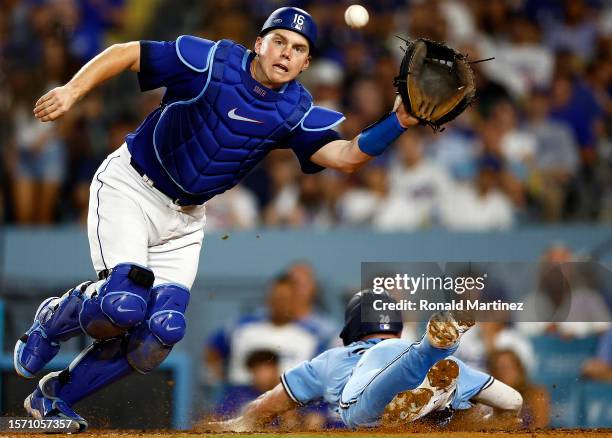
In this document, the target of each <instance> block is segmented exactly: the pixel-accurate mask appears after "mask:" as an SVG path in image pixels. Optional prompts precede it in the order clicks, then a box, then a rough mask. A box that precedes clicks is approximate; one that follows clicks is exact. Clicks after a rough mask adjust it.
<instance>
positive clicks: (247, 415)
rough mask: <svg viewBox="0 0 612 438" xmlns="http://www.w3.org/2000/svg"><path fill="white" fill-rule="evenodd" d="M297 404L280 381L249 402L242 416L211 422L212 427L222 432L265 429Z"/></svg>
mask: <svg viewBox="0 0 612 438" xmlns="http://www.w3.org/2000/svg"><path fill="white" fill-rule="evenodd" d="M296 407H297V404H296V403H295V402H294V401H293V400H291V398H290V397H289V395H287V392H286V391H285V389H284V388H283V386H282V385H281V384H280V383H279V384H278V385H276V386H275V387H274V389H271V390H270V391H268V392H266V393H265V394H262V395H261V396H259V397H258V398H257V399H256V400H253V401H252V402H251V403H249V404H248V405H247V406H246V408H245V409H244V411H243V413H242V416H240V417H238V418H232V419H231V420H227V421H221V422H215V423H209V426H210V427H211V429H213V430H215V431H220V432H253V431H257V430H262V429H265V426H266V425H267V424H269V423H270V421H271V420H272V419H273V418H274V417H276V416H277V415H280V414H282V413H285V412H287V411H289V410H291V409H295V408H296Z"/></svg>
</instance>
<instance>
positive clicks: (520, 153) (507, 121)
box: [490, 100, 536, 181]
mask: <svg viewBox="0 0 612 438" xmlns="http://www.w3.org/2000/svg"><path fill="white" fill-rule="evenodd" d="M517 117H518V116H517V114H516V109H515V108H514V106H513V105H512V103H511V102H510V101H507V100H502V101H500V102H498V103H497V104H495V106H494V107H493V111H492V115H491V121H490V123H491V124H492V125H495V126H496V127H497V129H498V130H499V134H500V136H501V137H500V143H499V147H500V151H501V154H502V157H503V159H504V161H505V162H506V163H507V164H508V166H509V167H510V171H511V172H512V174H513V175H515V176H516V177H517V178H518V179H519V180H521V181H524V180H526V179H527V176H528V175H529V172H530V169H531V168H532V167H533V162H534V160H535V154H536V139H535V137H534V136H533V135H532V134H531V133H530V132H529V131H526V130H525V129H523V128H522V127H520V126H519V121H518V120H517Z"/></svg>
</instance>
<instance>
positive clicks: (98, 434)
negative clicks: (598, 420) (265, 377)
mask: <svg viewBox="0 0 612 438" xmlns="http://www.w3.org/2000/svg"><path fill="white" fill-rule="evenodd" d="M398 435H403V436H406V435H418V437H419V438H497V437H500V438H539V437H541V438H578V437H582V436H586V437H590V438H611V437H612V429H600V430H584V429H553V430H538V431H520V432H503V431H494V432H444V431H441V432H424V433H423V432H421V433H417V432H408V433H406V432H402V433H399V432H398V433H377V432H370V431H363V432H348V431H346V432H342V431H328V432H315V433H312V432H311V433H299V432H290V433H248V434H246V433H245V434H239V433H235V434H231V433H229V434H228V433H219V434H211V433H200V432H197V431H186V432H177V431H155V432H147V431H134V430H129V431H123V430H92V431H88V432H86V433H83V434H79V435H78V436H79V438H81V437H83V438H86V437H91V438H194V437H196V436H197V437H202V438H207V437H210V438H238V437H240V438H250V437H253V438H324V437H325V438H334V437H339V438H348V437H349V436H360V437H361V436H367V437H371V438H395V437H397V436H398ZM3 437H28V438H49V435H39V434H31V433H20V434H14V433H10V434H7V433H6V432H4V433H3V432H0V438H3Z"/></svg>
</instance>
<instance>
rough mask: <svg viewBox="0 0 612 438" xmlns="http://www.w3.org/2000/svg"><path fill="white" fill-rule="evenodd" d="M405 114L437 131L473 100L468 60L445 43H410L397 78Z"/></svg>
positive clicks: (396, 81) (420, 39)
mask: <svg viewBox="0 0 612 438" xmlns="http://www.w3.org/2000/svg"><path fill="white" fill-rule="evenodd" d="M395 86H396V87H397V91H398V93H399V95H400V96H401V98H402V101H403V104H404V108H405V109H406V111H407V112H408V113H409V114H410V115H412V116H413V117H415V118H416V119H417V120H419V122H420V123H422V124H426V125H429V126H431V127H432V128H433V129H434V131H438V130H439V129H440V127H441V126H442V125H443V124H445V123H447V122H449V121H451V120H453V119H454V118H455V117H457V116H458V115H459V114H461V113H462V112H463V111H464V110H465V108H466V107H467V106H468V105H469V104H470V103H471V102H472V101H473V100H474V96H475V93H476V87H475V85H474V73H473V71H472V68H471V67H470V64H469V62H468V61H467V59H466V57H465V56H464V55H462V54H461V53H459V52H457V51H455V50H453V49H451V48H450V47H447V46H445V45H444V44H440V43H436V42H433V41H429V40H426V39H423V38H419V39H417V40H416V41H408V42H407V47H406V53H405V54H404V58H403V60H402V64H401V67H400V74H399V76H398V77H396V78H395Z"/></svg>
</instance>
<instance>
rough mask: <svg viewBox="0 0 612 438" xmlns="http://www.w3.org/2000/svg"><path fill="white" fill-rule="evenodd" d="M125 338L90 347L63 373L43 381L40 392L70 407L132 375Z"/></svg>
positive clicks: (102, 342)
mask: <svg viewBox="0 0 612 438" xmlns="http://www.w3.org/2000/svg"><path fill="white" fill-rule="evenodd" d="M125 343H126V342H125V338H114V339H108V340H104V341H98V342H94V343H93V344H91V345H90V346H89V347H87V348H86V349H85V350H83V351H82V352H81V354H79V355H78V356H77V358H76V359H74V360H73V361H72V363H71V364H70V366H69V367H68V368H66V369H65V370H63V371H61V372H52V373H49V374H47V375H46V376H45V377H43V378H42V379H41V381H40V383H39V385H38V386H39V388H40V389H41V390H43V393H44V394H45V396H46V397H51V398H56V399H59V400H61V401H62V402H63V403H66V404H67V405H68V407H71V406H73V405H74V403H76V402H78V401H79V400H82V399H83V398H85V397H87V396H88V395H90V394H93V393H94V392H96V391H98V390H99V389H102V388H104V387H105V386H107V385H109V384H111V383H113V382H116V381H117V380H119V379H121V378H123V377H125V376H127V375H129V374H130V373H132V371H133V369H132V367H131V366H130V364H129V363H128V361H127V359H126V357H125Z"/></svg>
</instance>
